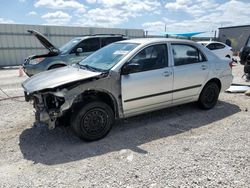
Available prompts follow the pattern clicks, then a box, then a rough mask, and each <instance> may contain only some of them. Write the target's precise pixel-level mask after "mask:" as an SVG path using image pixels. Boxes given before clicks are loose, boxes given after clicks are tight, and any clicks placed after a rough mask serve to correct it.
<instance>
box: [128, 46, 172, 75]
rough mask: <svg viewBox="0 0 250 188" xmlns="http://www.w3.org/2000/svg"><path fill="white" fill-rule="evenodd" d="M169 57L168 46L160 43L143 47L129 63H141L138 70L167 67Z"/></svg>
mask: <svg viewBox="0 0 250 188" xmlns="http://www.w3.org/2000/svg"><path fill="white" fill-rule="evenodd" d="M167 57H168V55H167V46H166V45H165V44H158V45H154V46H150V47H147V48H145V49H143V50H142V51H140V52H139V53H138V54H137V55H136V56H135V57H133V59H132V60H131V61H130V62H129V63H130V64H131V63H133V64H139V67H140V68H139V69H138V70H137V71H136V72H143V71H149V70H155V69H161V68H164V67H167V66H168V58H167ZM133 73H134V72H133Z"/></svg>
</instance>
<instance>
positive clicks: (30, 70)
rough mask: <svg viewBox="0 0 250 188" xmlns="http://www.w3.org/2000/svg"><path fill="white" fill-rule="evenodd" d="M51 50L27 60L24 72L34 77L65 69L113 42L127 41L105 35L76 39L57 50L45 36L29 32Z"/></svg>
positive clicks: (121, 36) (120, 36)
mask: <svg viewBox="0 0 250 188" xmlns="http://www.w3.org/2000/svg"><path fill="white" fill-rule="evenodd" d="M28 32H29V33H31V34H32V35H34V36H35V37H36V38H37V39H38V40H39V41H40V42H41V44H42V45H43V46H44V47H45V48H47V49H48V50H49V53H48V54H43V55H32V56H29V57H28V58H26V59H25V61H24V64H23V69H24V72H25V73H26V74H27V75H28V76H33V75H35V74H37V73H40V72H42V71H46V70H50V69H55V68H59V67H63V66H66V65H71V64H75V63H78V62H80V61H81V60H83V59H84V58H85V57H87V56H88V55H90V54H91V53H93V52H94V51H96V50H98V49H100V48H102V47H104V46H106V45H108V44H110V43H113V42H117V41H121V40H125V39H127V38H126V37H124V36H123V35H114V34H105V35H90V36H83V37H76V38H73V39H72V40H70V41H69V42H67V43H66V44H64V45H63V46H62V47H60V48H57V47H56V46H55V45H53V44H52V43H51V42H50V41H49V40H48V39H47V38H46V37H45V36H44V35H42V34H41V33H39V32H38V31H35V30H28Z"/></svg>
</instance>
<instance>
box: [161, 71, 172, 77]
mask: <svg viewBox="0 0 250 188" xmlns="http://www.w3.org/2000/svg"><path fill="white" fill-rule="evenodd" d="M162 75H163V76H164V77H169V76H171V75H172V72H170V71H165V72H163V73H162Z"/></svg>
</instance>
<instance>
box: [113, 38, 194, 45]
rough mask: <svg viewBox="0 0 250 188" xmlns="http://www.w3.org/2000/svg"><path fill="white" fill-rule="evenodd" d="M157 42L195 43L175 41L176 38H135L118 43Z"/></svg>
mask: <svg viewBox="0 0 250 188" xmlns="http://www.w3.org/2000/svg"><path fill="white" fill-rule="evenodd" d="M157 42H189V43H194V42H193V41H191V40H184V39H174V38H135V39H128V40H124V41H119V42H116V43H138V44H150V43H157Z"/></svg>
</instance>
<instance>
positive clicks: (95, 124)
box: [71, 101, 114, 141]
mask: <svg viewBox="0 0 250 188" xmlns="http://www.w3.org/2000/svg"><path fill="white" fill-rule="evenodd" d="M113 123H114V112H113V110H112V109H111V108H110V106H108V105H107V104H106V103H103V102H100V101H94V102H89V103H87V104H84V105H83V106H82V107H81V108H80V109H79V110H78V111H77V112H76V114H75V115H73V116H72V118H71V127H72V129H73V131H74V132H75V133H76V135H77V136H78V137H79V138H81V139H83V140H85V141H94V140H99V139H101V138H103V137H105V136H106V135H107V134H108V133H109V131H110V130H111V128H112V125H113Z"/></svg>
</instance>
